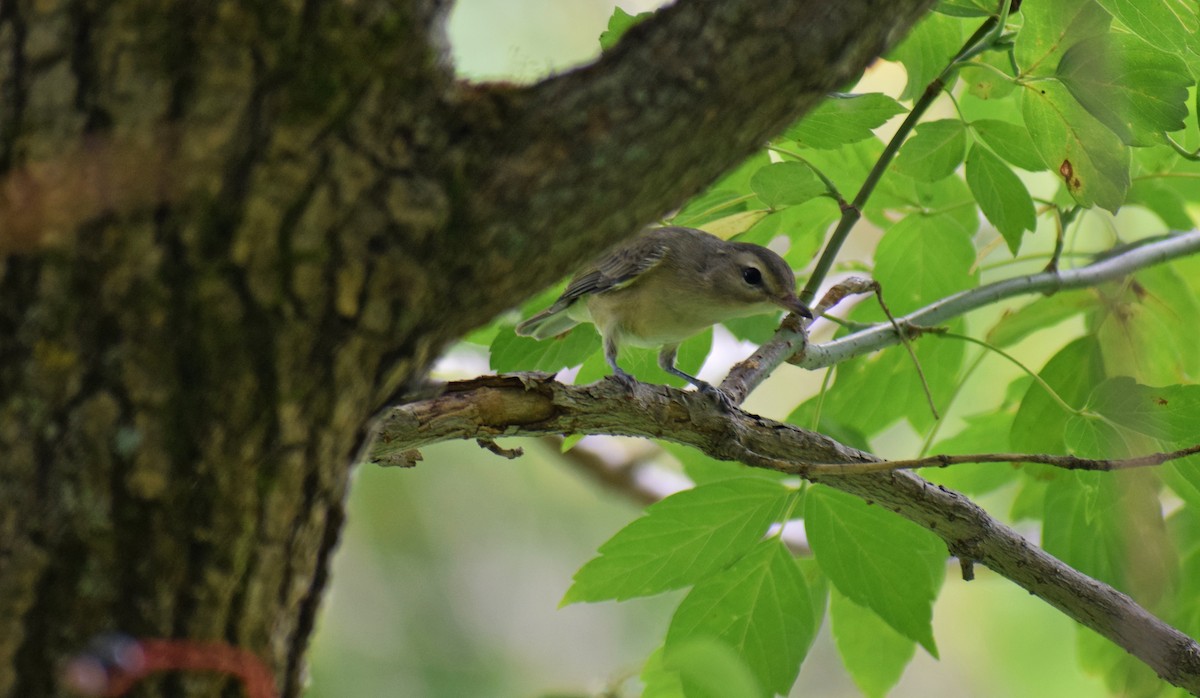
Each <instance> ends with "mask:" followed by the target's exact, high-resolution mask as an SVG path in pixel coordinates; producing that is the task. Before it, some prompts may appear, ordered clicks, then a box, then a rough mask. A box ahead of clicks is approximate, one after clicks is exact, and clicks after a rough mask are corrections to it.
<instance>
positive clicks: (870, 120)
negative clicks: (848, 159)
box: [787, 92, 906, 148]
mask: <svg viewBox="0 0 1200 698" xmlns="http://www.w3.org/2000/svg"><path fill="white" fill-rule="evenodd" d="M905 111H906V110H905V108H904V107H902V106H900V103H899V102H897V101H896V100H894V99H892V98H891V97H888V96H887V95H885V94H882V93H878V92H872V93H870V94H862V95H838V94H834V95H830V96H829V98H828V99H826V100H825V101H824V102H822V103H821V105H820V106H819V107H817V108H816V109H814V110H812V112H810V113H809V114H808V116H805V117H804V119H803V120H801V121H800V123H798V124H796V125H795V126H792V127H791V128H789V129H788V130H787V137H788V138H790V139H792V140H794V141H796V142H797V143H799V144H800V145H801V146H804V147H808V148H837V147H838V146H841V145H845V144H847V143H854V142H856V141H861V140H864V139H866V138H870V137H871V136H872V132H873V129H876V128H879V127H880V126H882V125H883V124H884V122H886V121H887V120H888V119H890V118H892V117H893V116H895V115H897V114H901V113H903V112H905Z"/></svg>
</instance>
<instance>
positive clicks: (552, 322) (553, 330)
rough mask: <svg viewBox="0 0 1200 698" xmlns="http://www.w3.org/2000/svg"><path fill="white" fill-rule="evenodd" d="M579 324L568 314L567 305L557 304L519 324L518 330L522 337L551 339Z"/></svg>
mask: <svg viewBox="0 0 1200 698" xmlns="http://www.w3.org/2000/svg"><path fill="white" fill-rule="evenodd" d="M578 324H579V322H578V321H577V320H572V319H571V316H569V315H567V309H566V307H565V306H564V307H561V308H560V307H558V306H557V304H556V305H552V306H550V307H549V308H546V309H545V310H543V311H542V312H540V313H538V314H537V315H534V316H533V317H531V318H529V319H528V320H526V321H525V322H522V323H521V324H519V325H517V327H516V331H517V334H519V335H521V336H522V337H533V338H534V339H549V338H550V337H557V336H558V335H560V334H562V333H563V332H566V331H567V330H569V329H571V328H572V327H574V326H576V325H578Z"/></svg>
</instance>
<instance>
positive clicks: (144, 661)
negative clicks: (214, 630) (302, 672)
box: [65, 636, 278, 698]
mask: <svg viewBox="0 0 1200 698" xmlns="http://www.w3.org/2000/svg"><path fill="white" fill-rule="evenodd" d="M166 671H210V672H217V673H220V674H228V675H230V676H235V677H237V678H238V679H239V680H240V681H241V682H242V687H243V688H244V689H245V691H246V696H247V698H276V696H277V695H278V694H276V693H275V677H274V676H273V675H272V673H271V671H270V670H269V669H268V668H267V665H266V663H265V662H263V660H262V659H260V658H259V657H258V655H255V654H254V653H253V652H250V651H249V650H246V649H243V648H241V647H234V646H233V645H230V644H228V643H224V642H193V641H191V640H168V639H135V638H130V637H124V636H104V637H101V638H97V639H96V640H95V641H93V642H92V647H91V648H89V650H88V651H87V652H84V653H82V654H80V655H78V656H76V657H74V658H73V659H72V660H71V661H70V662H69V663H68V664H67V667H66V672H65V673H66V680H67V683H68V684H69V685H70V686H71V687H72V688H73V689H75V690H76V691H77V692H79V693H80V694H82V695H85V696H103V697H105V698H116V697H117V696H122V695H125V693H126V692H128V691H129V689H131V688H133V687H134V686H135V685H136V684H137V683H138V682H139V681H141V680H142V679H144V678H146V677H147V676H149V675H150V674H155V673H159V672H166Z"/></svg>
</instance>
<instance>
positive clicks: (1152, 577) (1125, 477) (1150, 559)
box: [1042, 471, 1178, 604]
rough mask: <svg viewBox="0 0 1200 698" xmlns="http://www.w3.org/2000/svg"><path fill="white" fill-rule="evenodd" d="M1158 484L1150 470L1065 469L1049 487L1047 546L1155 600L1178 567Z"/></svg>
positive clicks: (1066, 559) (1105, 579) (1138, 595)
mask: <svg viewBox="0 0 1200 698" xmlns="http://www.w3.org/2000/svg"><path fill="white" fill-rule="evenodd" d="M1155 488H1156V484H1155V478H1154V476H1153V474H1152V473H1150V472H1149V471H1124V472H1113V473H1090V472H1068V473H1060V474H1059V477H1058V478H1056V479H1055V480H1054V481H1052V482H1051V483H1050V484H1049V487H1048V488H1047V490H1046V502H1045V511H1044V512H1043V516H1042V521H1043V524H1042V547H1044V548H1045V549H1046V552H1048V553H1050V554H1051V555H1054V556H1055V557H1057V558H1059V559H1061V560H1062V561H1063V562H1066V563H1067V564H1068V565H1071V566H1072V567H1074V568H1075V569H1077V570H1079V571H1080V572H1083V573H1084V574H1087V575H1090V576H1092V577H1095V578H1097V579H1099V580H1101V581H1103V582H1106V583H1108V584H1111V585H1113V586H1115V587H1116V588H1118V589H1120V590H1122V591H1124V592H1126V593H1130V594H1133V595H1134V597H1135V598H1137V599H1138V600H1139V601H1141V602H1142V603H1151V604H1152V603H1153V601H1154V600H1156V599H1158V598H1161V596H1162V595H1163V594H1164V593H1165V592H1167V591H1168V590H1169V587H1170V585H1171V584H1172V583H1173V579H1174V577H1175V575H1176V570H1177V569H1178V568H1177V565H1176V560H1175V559H1174V553H1173V551H1172V547H1171V545H1170V542H1169V541H1168V539H1167V535H1166V527H1165V525H1164V523H1163V519H1162V505H1161V504H1160V503H1159V500H1158V495H1157V493H1156V491H1155Z"/></svg>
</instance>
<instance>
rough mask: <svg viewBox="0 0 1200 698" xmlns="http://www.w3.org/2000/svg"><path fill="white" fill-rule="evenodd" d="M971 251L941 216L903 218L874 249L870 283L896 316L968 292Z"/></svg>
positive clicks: (971, 279) (971, 278) (967, 241)
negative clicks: (873, 282) (878, 287)
mask: <svg viewBox="0 0 1200 698" xmlns="http://www.w3.org/2000/svg"><path fill="white" fill-rule="evenodd" d="M974 263H975V247H974V245H972V244H971V239H970V237H968V236H967V235H963V234H962V232H961V231H960V230H958V229H957V227H956V226H955V225H953V224H952V222H951V219H949V218H948V217H946V216H921V215H916V214H914V215H909V216H907V217H906V218H904V219H903V220H901V221H900V222H899V223H897V224H896V225H894V226H892V229H891V230H889V231H887V232H886V233H884V235H883V238H882V239H881V240H880V241H879V245H878V246H877V247H876V248H875V274H874V276H875V280H876V281H878V282H879V283H880V285H881V286H882V287H883V298H884V300H885V301H887V304H888V307H890V308H891V310H892V313H894V314H896V315H901V314H904V313H908V312H911V311H913V310H916V309H917V308H919V307H921V306H923V305H925V304H926V303H931V302H933V301H935V300H938V299H941V298H945V297H946V296H949V295H951V294H953V293H957V292H958V291H962V290H965V289H967V288H970V287H971V286H973V285H974V283H975V275H974V274H973V273H972V272H971V266H972V265H973V264H974Z"/></svg>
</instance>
